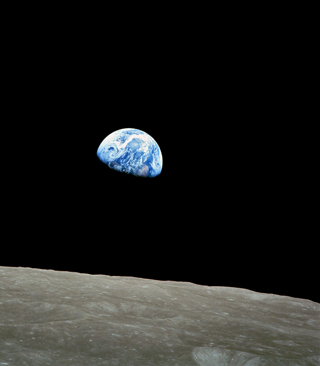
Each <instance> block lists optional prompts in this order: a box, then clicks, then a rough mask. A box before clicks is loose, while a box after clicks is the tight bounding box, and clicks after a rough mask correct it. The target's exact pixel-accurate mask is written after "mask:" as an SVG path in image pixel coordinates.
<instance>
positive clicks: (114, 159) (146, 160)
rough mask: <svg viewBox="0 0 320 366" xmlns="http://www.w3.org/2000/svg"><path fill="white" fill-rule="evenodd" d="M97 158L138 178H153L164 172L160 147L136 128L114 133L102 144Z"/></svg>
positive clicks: (112, 167)
mask: <svg viewBox="0 0 320 366" xmlns="http://www.w3.org/2000/svg"><path fill="white" fill-rule="evenodd" d="M97 156H98V158H99V159H100V160H101V161H102V162H103V163H105V164H107V165H108V166H109V168H111V169H114V170H117V171H120V172H123V173H127V174H132V175H135V176H138V177H149V178H153V177H156V176H157V175H159V174H160V173H161V171H162V165H163V164H162V153H161V150H160V147H159V145H158V144H157V143H156V141H155V140H154V139H153V138H152V137H151V136H150V135H148V134H147V133H146V132H144V131H141V130H137V129H135V128H123V129H121V130H118V131H115V132H112V133H111V134H110V135H108V136H107V137H106V138H105V139H104V140H103V141H102V142H101V144H100V146H99V148H98V150H97Z"/></svg>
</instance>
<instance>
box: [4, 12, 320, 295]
mask: <svg viewBox="0 0 320 366" xmlns="http://www.w3.org/2000/svg"><path fill="white" fill-rule="evenodd" d="M150 11H151V10H150ZM68 14H69V15H68V16H66V19H63V16H62V15H61V14H60V15H61V17H60V18H58V20H57V18H55V19H49V18H48V17H44V18H43V19H40V20H39V19H38V22H36V23H32V22H29V23H28V22H27V24H25V27H24V28H23V29H19V30H18V31H16V32H14V30H12V31H11V33H10V34H11V37H13V38H14V40H15V43H14V46H11V47H12V49H11V52H9V53H8V60H9V61H8V68H7V69H6V75H7V77H8V78H9V79H10V83H9V84H8V87H7V93H6V100H7V103H8V107H9V114H8V115H7V116H5V120H6V121H7V127H9V128H8V129H6V130H5V131H4V132H3V134H2V138H3V146H7V148H6V149H5V153H4V155H3V173H4V174H3V177H2V180H3V182H4V187H5V188H4V189H3V210H4V212H5V219H4V221H3V227H4V230H5V231H6V230H8V233H9V235H4V240H3V242H2V246H3V248H5V251H3V252H2V255H1V261H0V265H4V266H23V267H35V268H48V269H55V270H63V271H77V272H84V273H92V274H107V275H117V276H136V277H143V278H152V279H159V280H174V281H189V282H194V283H198V284H204V285H210V286H231V287H242V288H247V289H250V290H254V291H259V292H270V293H275V294H279V295H288V296H293V297H301V298H306V299H310V300H314V301H319V299H318V294H317V293H316V290H315V287H316V286H315V278H316V267H317V264H316V259H315V245H316V243H315V241H314V239H313V233H314V228H315V225H316V221H315V216H313V214H312V205H313V203H312V200H313V195H314V187H313V184H314V183H313V178H312V176H311V174H310V169H309V167H308V166H307V164H306V161H305V160H304V154H305V148H306V147H305V146H306V145H308V143H307V142H306V141H304V140H303V136H302V134H301V133H300V127H299V122H300V109H299V108H301V103H300V104H297V103H296V101H295V95H296V94H295V93H296V90H297V89H298V87H297V83H298V80H297V79H295V80H293V79H292V77H291V76H292V70H291V64H290V62H289V60H288V55H287V54H286V52H287V51H286V49H285V46H284V44H287V43H285V42H284V43H282V41H281V40H279V38H274V39H273V41H272V38H273V35H272V32H264V30H263V27H262V28H261V29H259V28H258V25H257V24H251V26H250V25H249V26H248V23H246V24H245V23H243V22H241V21H237V22H235V21H231V20H230V19H229V18H228V17H226V18H224V21H222V20H220V21H219V20H218V19H219V18H220V16H217V15H216V16H215V17H214V19H210V17H209V19H206V20H205V21H202V20H201V19H200V20H199V19H198V20H195V19H194V20H191V18H185V17H183V16H182V15H181V14H180V13H179V12H177V13H175V14H176V15H175V16H173V17H172V18H171V17H170V16H167V17H159V18H157V17H156V16H155V15H153V16H152V17H151V16H150V17H147V18H146V17H142V18H141V21H139V22H138V21H133V20H132V18H131V17H130V11H129V10H127V11H126V12H123V11H120V12H118V13H112V14H111V15H110V14H109V13H108V11H104V12H102V13H101V12H99V11H98V10H96V11H93V10H92V11H91V12H89V13H86V11H84V10H83V12H82V15H81V17H80V15H79V16H77V14H76V13H72V12H70V13H68ZM152 14H153V13H152ZM179 14H180V15H179ZM107 15H108V16H107ZM192 19H193V18H192ZM227 21H229V23H228V24H229V25H230V26H227V25H226V22H227ZM257 23H259V22H258V21H257ZM35 24H36V25H35ZM231 24H232V26H231ZM270 39H271V40H270ZM286 42H288V40H287V41H286ZM297 126H298V127H297ZM127 127H133V128H137V129H140V130H143V131H145V132H147V133H148V134H150V135H151V136H152V137H153V138H154V139H155V140H156V141H157V143H158V144H159V146H160V148H161V150H162V154H163V162H164V163H163V171H162V173H161V175H160V176H158V177H156V178H153V179H148V178H137V177H133V176H129V175H126V174H122V173H118V172H115V171H112V170H110V169H109V168H108V167H107V166H106V165H104V164H103V163H101V162H100V161H99V159H98V158H97V156H96V151H97V148H98V146H99V144H100V143H101V141H102V140H103V139H104V138H105V137H106V136H107V135H109V134H110V133H112V132H113V131H115V130H118V129H121V128H127Z"/></svg>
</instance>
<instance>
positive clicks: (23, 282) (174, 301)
mask: <svg viewBox="0 0 320 366" xmlns="http://www.w3.org/2000/svg"><path fill="white" fill-rule="evenodd" d="M319 319H320V304H318V303H315V302H312V301H309V300H305V299H298V298H292V297H286V296H278V295H272V294H263V293H257V292H253V291H249V290H246V289H241V288H231V287H217V286H200V285H196V284H193V283H188V282H174V281H157V280H150V279H143V278H135V277H120V276H106V275H89V274H81V273H73V272H61V271H54V270H41V269H32V268H21V267H19V268H13V267H0V323H1V324H0V365H9V366H20V365H21V366H22V365H30V366H31V365H32V366H57V365H59V366H116V365H117V366H255V365H259V366H271V365H272V366H274V365H279V366H280V365H281V366H286V365H287V366H297V365H298V366H300V365H301V366H319V364H320V321H319Z"/></svg>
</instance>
